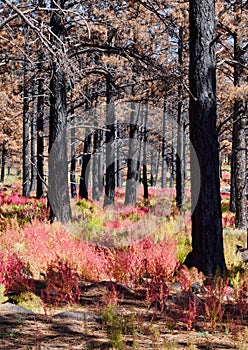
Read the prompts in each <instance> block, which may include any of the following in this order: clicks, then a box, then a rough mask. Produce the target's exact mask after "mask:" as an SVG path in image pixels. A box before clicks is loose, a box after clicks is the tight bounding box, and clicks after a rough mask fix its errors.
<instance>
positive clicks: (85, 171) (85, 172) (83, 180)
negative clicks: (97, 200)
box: [79, 128, 91, 199]
mask: <svg viewBox="0 0 248 350" xmlns="http://www.w3.org/2000/svg"><path fill="white" fill-rule="evenodd" d="M85 133H86V136H85V139H84V154H83V161H82V168H81V176H80V183H79V196H80V197H81V198H84V199H88V198H89V193H88V186H89V185H88V183H89V170H90V169H89V167H90V158H91V133H90V130H89V129H88V128H86V130H85Z"/></svg>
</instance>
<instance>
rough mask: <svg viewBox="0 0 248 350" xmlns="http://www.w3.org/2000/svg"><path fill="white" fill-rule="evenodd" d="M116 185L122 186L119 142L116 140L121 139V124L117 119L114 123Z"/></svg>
mask: <svg viewBox="0 0 248 350" xmlns="http://www.w3.org/2000/svg"><path fill="white" fill-rule="evenodd" d="M116 139H117V142H116V171H115V175H116V186H117V187H121V186H122V175H121V174H122V171H121V142H118V141H119V140H120V139H121V126H120V123H119V121H117V123H116Z"/></svg>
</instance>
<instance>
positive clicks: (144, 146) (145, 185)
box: [142, 101, 149, 199]
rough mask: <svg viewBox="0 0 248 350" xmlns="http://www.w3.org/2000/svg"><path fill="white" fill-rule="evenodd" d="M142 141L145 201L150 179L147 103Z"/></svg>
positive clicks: (143, 114)
mask: <svg viewBox="0 0 248 350" xmlns="http://www.w3.org/2000/svg"><path fill="white" fill-rule="evenodd" d="M142 119H143V120H142V128H143V130H142V131H143V133H142V141H143V171H142V175H143V177H142V183H143V188H144V196H143V197H144V199H148V196H149V191H148V179H147V120H148V102H147V101H146V102H145V105H144V108H143V113H142Z"/></svg>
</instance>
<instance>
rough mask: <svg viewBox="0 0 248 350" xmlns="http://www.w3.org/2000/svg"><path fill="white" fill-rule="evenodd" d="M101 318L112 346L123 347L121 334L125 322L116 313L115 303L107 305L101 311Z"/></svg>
mask: <svg viewBox="0 0 248 350" xmlns="http://www.w3.org/2000/svg"><path fill="white" fill-rule="evenodd" d="M102 319H103V323H104V325H105V328H106V330H107V334H108V336H109V340H110V342H111V344H112V346H113V347H114V348H115V349H124V348H125V343H124V341H123V339H122V336H123V329H124V325H125V322H124V319H123V318H122V317H121V316H119V315H118V313H117V307H116V305H109V306H107V307H106V308H105V309H104V310H103V312H102Z"/></svg>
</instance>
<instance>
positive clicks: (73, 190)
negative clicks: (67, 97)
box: [70, 86, 77, 198]
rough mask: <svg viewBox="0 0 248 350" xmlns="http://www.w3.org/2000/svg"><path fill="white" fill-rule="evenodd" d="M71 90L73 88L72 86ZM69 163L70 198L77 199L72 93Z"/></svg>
mask: <svg viewBox="0 0 248 350" xmlns="http://www.w3.org/2000/svg"><path fill="white" fill-rule="evenodd" d="M72 89H73V86H72ZM71 103H72V108H71V113H72V116H71V120H70V121H71V162H70V166H71V168H70V185H71V198H76V197H77V185H76V147H75V144H76V139H75V137H76V130H75V117H74V108H73V101H72V93H71Z"/></svg>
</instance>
